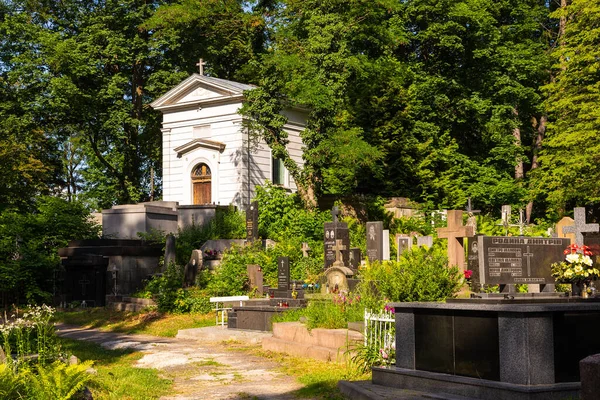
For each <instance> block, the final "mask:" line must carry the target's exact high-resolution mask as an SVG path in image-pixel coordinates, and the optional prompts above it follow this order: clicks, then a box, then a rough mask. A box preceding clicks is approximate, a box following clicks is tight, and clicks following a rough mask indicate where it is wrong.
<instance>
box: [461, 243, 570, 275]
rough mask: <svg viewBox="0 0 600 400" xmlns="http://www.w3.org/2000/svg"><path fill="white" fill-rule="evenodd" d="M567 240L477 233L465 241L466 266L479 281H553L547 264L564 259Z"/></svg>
mask: <svg viewBox="0 0 600 400" xmlns="http://www.w3.org/2000/svg"><path fill="white" fill-rule="evenodd" d="M569 243H570V242H569V239H560V238H541V237H522V236H519V237H504V236H477V240H472V241H471V242H470V243H469V255H468V263H469V264H468V265H469V269H471V270H473V280H474V281H475V282H477V283H480V284H490V285H497V284H499V285H507V284H517V283H534V284H535V283H537V284H542V285H545V284H553V283H554V278H553V277H552V275H551V274H550V265H551V264H553V263H555V262H560V261H563V260H564V253H563V251H564V250H565V248H566V247H567V246H568V245H569Z"/></svg>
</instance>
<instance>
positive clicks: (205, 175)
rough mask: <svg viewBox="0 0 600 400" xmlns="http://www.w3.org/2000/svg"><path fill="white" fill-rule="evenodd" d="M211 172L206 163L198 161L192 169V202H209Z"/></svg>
mask: <svg viewBox="0 0 600 400" xmlns="http://www.w3.org/2000/svg"><path fill="white" fill-rule="evenodd" d="M211 181H212V177H211V173H210V168H209V167H208V165H206V164H204V163H200V164H198V165H196V166H195V167H194V169H193V170H192V188H193V190H192V193H193V204H210V202H211V199H212V197H211Z"/></svg>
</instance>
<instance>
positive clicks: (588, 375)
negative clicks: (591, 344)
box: [579, 354, 600, 400]
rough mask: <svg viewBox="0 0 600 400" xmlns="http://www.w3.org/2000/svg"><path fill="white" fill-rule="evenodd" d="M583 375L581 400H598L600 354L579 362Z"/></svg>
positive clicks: (580, 373) (599, 391)
mask: <svg viewBox="0 0 600 400" xmlns="http://www.w3.org/2000/svg"><path fill="white" fill-rule="evenodd" d="M579 375H581V392H580V395H579V396H580V399H581V400H596V399H597V398H598V396H599V395H600V354H594V355H593V356H589V357H586V358H584V359H583V360H581V361H579Z"/></svg>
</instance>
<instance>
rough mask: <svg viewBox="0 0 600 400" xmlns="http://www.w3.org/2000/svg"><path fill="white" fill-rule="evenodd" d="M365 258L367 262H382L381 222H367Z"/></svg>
mask: <svg viewBox="0 0 600 400" xmlns="http://www.w3.org/2000/svg"><path fill="white" fill-rule="evenodd" d="M367 257H368V258H369V262H373V261H382V260H383V222H381V221H376V222H367Z"/></svg>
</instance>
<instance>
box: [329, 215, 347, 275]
mask: <svg viewBox="0 0 600 400" xmlns="http://www.w3.org/2000/svg"><path fill="white" fill-rule="evenodd" d="M324 228H325V233H324V239H323V245H324V246H323V247H324V249H325V257H324V269H327V268H329V267H331V265H332V264H333V263H334V262H335V250H334V249H333V248H334V246H335V241H336V240H341V241H342V246H344V247H345V248H346V249H345V250H342V260H343V262H344V265H348V263H349V261H350V257H349V250H348V249H350V231H349V230H348V224H346V223H345V222H325V224H324Z"/></svg>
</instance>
